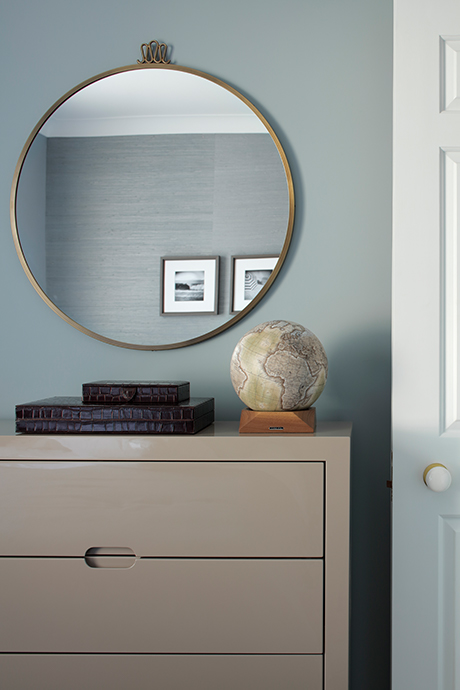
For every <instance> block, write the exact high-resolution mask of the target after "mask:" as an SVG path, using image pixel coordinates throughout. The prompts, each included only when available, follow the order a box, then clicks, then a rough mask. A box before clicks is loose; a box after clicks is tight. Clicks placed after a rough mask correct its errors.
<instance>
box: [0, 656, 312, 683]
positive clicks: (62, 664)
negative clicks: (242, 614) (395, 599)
mask: <svg viewBox="0 0 460 690" xmlns="http://www.w3.org/2000/svg"><path fill="white" fill-rule="evenodd" d="M322 667H323V660H322V657H321V656H314V655H312V656H304V655H284V654H277V655H266V656H261V655H257V654H254V655H252V654H246V655H239V654H230V655H221V654H214V655H207V654H199V655H183V654H177V655H175V654H173V655H172V654H168V655H163V654H158V655H149V654H143V655H142V654H133V655H125V654H120V655H107V656H104V655H100V654H91V655H85V654H75V655H71V654H46V655H38V654H35V655H32V654H31V655H27V654H0V678H1V679H2V689H3V690H45V689H46V690H82V688H84V689H85V690H101V689H103V688H110V690H126V689H127V688H134V689H135V690H152V689H154V690H178V688H189V689H190V690H195V688H196V689H199V690H216V689H218V690H236V689H238V690H287V689H288V690H306V689H308V690H322V687H323V683H322V677H323V668H322ZM38 679H41V681H40V680H38ZM153 679H154V680H153Z"/></svg>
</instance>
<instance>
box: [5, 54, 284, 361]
mask: <svg viewBox="0 0 460 690" xmlns="http://www.w3.org/2000/svg"><path fill="white" fill-rule="evenodd" d="M153 43H156V42H152V43H151V44H150V46H149V45H148V44H143V46H142V47H141V52H142V55H143V57H144V60H143V61H138V63H137V64H134V65H126V66H124V67H118V68H115V69H112V70H108V71H106V72H102V73H101V74H98V75H96V76H94V77H91V78H89V79H86V80H85V81H84V82H82V83H81V84H79V85H78V86H76V87H75V88H73V89H71V90H70V91H68V92H67V93H66V94H65V95H64V96H62V97H61V98H60V99H59V100H57V101H56V102H55V103H54V105H52V106H51V108H49V110H48V111H47V112H46V113H45V114H44V115H43V117H42V118H41V120H40V121H39V122H38V123H37V125H36V126H35V127H34V129H33V130H32V132H31V134H30V136H29V138H28V139H27V141H26V143H25V145H24V147H23V149H22V152H21V155H20V157H19V160H18V163H17V165H16V169H15V172H14V176H13V184H12V189H11V197H10V219H11V227H12V232H13V239H14V244H15V247H16V251H17V253H18V256H19V260H20V262H21V265H22V267H23V269H24V271H25V273H26V275H27V277H28V279H29V280H30V282H31V283H32V285H33V287H34V288H35V290H36V291H37V292H38V294H39V295H40V297H41V298H42V299H43V301H44V302H46V304H47V305H48V306H49V307H51V309H52V310H53V311H54V312H55V313H56V314H58V316H60V317H61V318H62V319H64V321H66V322H67V323H68V324H70V325H71V326H73V327H74V328H76V329H77V330H79V331H81V332H82V333H85V334H86V335H88V336H90V337H92V338H95V339H96V340H100V341H102V342H104V343H108V344H110V345H115V346H117V347H124V348H128V349H133V350H172V349H176V348H181V347H187V346H189V345H195V344H197V343H200V342H203V341H204V340H208V339H209V338H212V337H214V336H216V335H219V334H220V333H222V332H223V331H225V330H226V329H228V328H231V327H232V326H233V325H235V324H236V323H237V322H238V321H240V319H242V318H244V317H245V316H246V315H247V314H248V313H249V312H250V311H251V309H253V308H254V307H255V306H256V305H257V304H258V303H259V302H260V300H261V299H262V298H263V297H264V296H265V294H266V293H267V291H268V290H269V289H270V287H271V285H272V284H273V282H274V280H275V279H276V277H277V275H278V273H279V271H280V269H281V266H282V265H283V263H284V260H285V258H286V255H287V252H288V249H289V245H290V242H291V238H292V231H293V225H294V208H295V205H294V186H293V181H292V174H291V171H290V167H289V164H288V161H287V158H286V154H285V152H284V150H283V148H282V146H281V144H280V142H279V139H278V137H277V136H276V134H275V132H274V131H273V129H272V127H271V125H270V124H269V123H268V122H267V120H266V119H265V117H264V116H263V115H262V114H261V113H260V112H259V110H258V109H257V108H256V107H255V106H254V105H253V104H252V103H251V102H250V101H249V100H248V99H247V98H246V97H245V96H243V95H242V94H240V93H239V92H238V91H237V90H236V89H234V88H233V87H232V86H230V85H229V84H227V83H225V82H223V81H221V80H220V79H218V78H216V77H213V76H211V75H209V74H207V73H205V72H201V71H198V70H195V69H192V68H189V67H183V66H179V65H175V64H170V61H166V60H165V59H164V58H165V56H166V46H164V44H161V46H160V48H159V51H158V50H157V51H156V53H155V54H154V53H153V51H152V48H151V46H152V44H153ZM157 45H158V44H157ZM162 51H164V52H162ZM146 55H147V59H146ZM158 56H159V57H158ZM138 69H161V70H177V71H180V72H184V73H188V74H193V75H196V76H198V77H201V78H203V79H206V80H208V81H210V82H213V83H215V84H217V85H218V86H221V87H222V88H224V89H226V90H227V91H229V92H230V93H232V94H233V95H235V96H236V97H237V98H239V99H240V100H241V101H242V102H243V103H245V104H246V105H247V106H248V107H249V108H250V109H251V110H252V111H253V113H254V114H255V115H256V116H257V117H258V118H259V119H260V120H261V122H262V123H263V125H264V126H265V128H266V129H267V132H268V133H269V134H270V136H271V138H272V140H273V142H274V144H275V146H276V148H277V150H278V153H279V155H280V158H281V161H282V164H283V167H284V171H285V174H286V184H287V189H288V194H289V213H288V224H287V229H286V236H285V240H284V244H283V247H282V250H281V252H280V256H279V259H278V262H277V264H276V266H275V268H274V269H273V271H272V273H271V275H270V277H269V278H268V280H267V282H266V284H265V285H264V286H263V288H262V289H261V290H260V292H259V293H258V294H257V295H256V296H255V297H254V298H253V299H252V301H251V303H250V304H248V305H247V306H246V307H245V308H244V309H243V310H242V311H240V312H239V313H238V314H236V315H235V316H233V317H232V318H230V319H229V320H228V321H226V322H225V323H224V324H221V325H220V326H219V327H217V328H215V329H213V330H211V331H209V332H207V333H204V334H203V335H200V336H197V337H194V338H191V339H189V340H184V341H181V342H175V343H167V344H164V345H143V344H142V345H141V344H137V343H129V342H122V341H119V340H114V339H111V338H108V337H106V336H103V335H100V334H99V333H96V332H95V331H92V330H89V329H88V328H86V327H85V326H83V325H81V324H79V323H77V322H76V321H74V320H73V319H72V318H70V317H69V316H67V314H65V313H64V312H63V311H62V310H61V309H60V308H59V307H58V306H57V305H56V304H54V302H53V301H52V300H51V299H50V298H49V297H48V295H47V294H46V293H45V292H44V290H43V289H42V288H41V287H40V285H39V284H38V282H37V280H36V278H35V276H34V275H33V273H32V271H31V269H30V267H29V265H28V263H27V260H26V257H25V255H24V252H23V249H22V245H21V240H20V237H19V228H18V222H17V195H18V185H19V178H20V175H21V171H22V168H23V165H24V161H25V158H26V156H27V153H28V152H29V149H30V147H31V145H32V142H33V141H34V139H35V137H36V136H37V134H38V133H39V131H40V130H41V128H42V126H43V125H44V124H45V122H46V121H47V120H48V119H49V118H50V117H51V115H52V114H53V113H54V112H55V111H56V110H57V109H58V108H59V106H61V105H62V104H63V103H64V102H65V101H67V100H68V99H69V98H70V97H71V96H73V95H74V94H76V93H77V92H78V91H81V90H82V89H84V88H85V87H86V86H89V85H90V84H93V83H95V82H97V81H100V80H102V79H105V78H106V77H109V76H112V75H114V74H120V73H122V72H128V71H133V70H138Z"/></svg>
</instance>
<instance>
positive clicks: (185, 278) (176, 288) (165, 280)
mask: <svg viewBox="0 0 460 690" xmlns="http://www.w3.org/2000/svg"><path fill="white" fill-rule="evenodd" d="M218 295H219V257H218V256H162V257H161V301H160V304H161V310H160V314H161V315H162V316H166V315H168V314H177V315H185V314H188V315H192V314H217V310H218V304H219V302H218Z"/></svg>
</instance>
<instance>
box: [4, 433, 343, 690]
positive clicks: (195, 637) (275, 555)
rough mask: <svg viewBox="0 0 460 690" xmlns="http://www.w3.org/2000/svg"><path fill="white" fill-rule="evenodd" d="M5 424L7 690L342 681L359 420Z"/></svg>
mask: <svg viewBox="0 0 460 690" xmlns="http://www.w3.org/2000/svg"><path fill="white" fill-rule="evenodd" d="M2 430H3V432H4V433H2V434H1V435H0V583H1V588H0V611H1V618H2V626H1V627H0V683H1V687H2V688H4V689H5V690H29V689H30V690H32V688H33V689H34V690H41V688H43V689H44V690H45V689H46V690H61V689H62V688H64V687H65V688H66V690H74V689H75V690H77V689H80V688H82V687H85V688H86V689H87V690H96V688H97V689H98V690H99V689H100V688H101V687H110V688H116V689H117V690H118V689H121V688H125V687H127V686H129V687H133V688H136V689H139V690H147V688H149V689H150V688H152V687H155V689H156V690H178V689H179V688H184V687H187V688H191V689H192V690H193V689H194V688H197V689H198V688H199V689H200V690H215V689H216V688H219V690H227V689H228V690H233V689H235V688H238V689H241V690H252V689H255V688H264V690H281V689H283V690H284V689H285V688H289V690H301V689H302V690H305V688H308V690H322V688H323V687H324V688H325V690H346V688H347V687H348V589H349V583H348V568H349V469H350V467H349V457H350V454H349V451H350V432H351V428H350V425H349V424H346V423H341V424H324V425H323V426H321V425H319V426H318V429H317V431H316V432H315V433H314V434H296V435H289V434H281V435H276V436H266V435H251V436H249V435H239V434H238V427H237V424H236V423H230V422H229V423H224V422H222V423H216V424H214V425H213V426H211V427H209V428H208V429H206V430H204V431H203V432H201V433H199V434H197V435H195V436H192V437H186V438H184V437H180V436H157V437H154V436H149V437H142V436H84V437H78V436H52V435H49V436H41V435H40V436H39V435H36V436H14V434H9V433H8V428H5V427H3V429H2Z"/></svg>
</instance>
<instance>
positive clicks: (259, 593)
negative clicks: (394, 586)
mask: <svg viewBox="0 0 460 690" xmlns="http://www.w3.org/2000/svg"><path fill="white" fill-rule="evenodd" d="M0 582H1V583H2V586H1V588H0V613H1V619H2V625H1V626H0V651H1V652H117V653H123V652H124V653H134V652H143V653H149V652H150V653H211V654H212V653H230V654H238V653H241V654H245V653H246V654H248V653H253V654H281V653H285V654H289V653H291V654H292V653H294V654H321V653H322V651H323V650H322V646H323V627H322V625H323V619H322V616H323V563H322V560H303V559H280V560H272V559H224V558H222V559H193V558H184V559H175V558H168V559H140V560H138V561H136V562H135V564H134V565H133V566H132V567H129V568H115V569H113V568H107V569H106V568H91V567H89V566H88V565H86V563H85V561H84V559H80V558H57V559H55V558H43V559H42V558H0Z"/></svg>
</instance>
